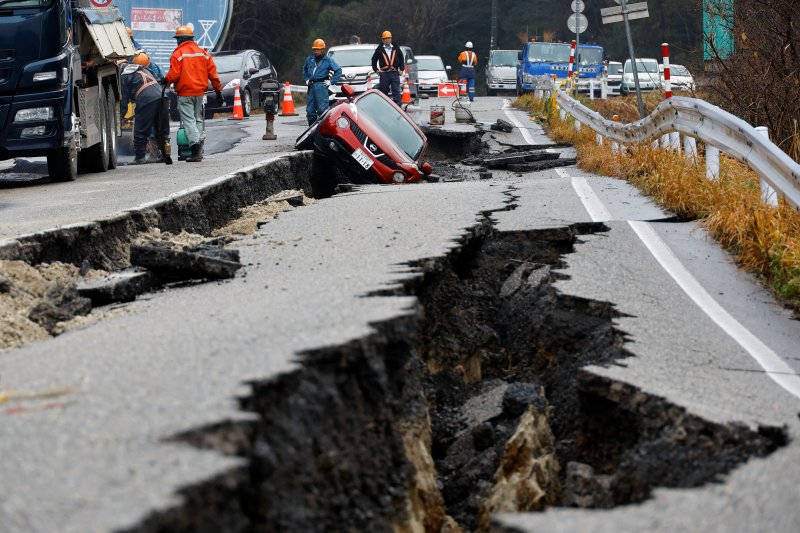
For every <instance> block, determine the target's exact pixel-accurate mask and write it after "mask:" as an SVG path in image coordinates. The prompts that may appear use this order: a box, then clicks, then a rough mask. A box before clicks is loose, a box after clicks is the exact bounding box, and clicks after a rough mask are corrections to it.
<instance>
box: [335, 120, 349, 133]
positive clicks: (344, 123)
mask: <svg viewBox="0 0 800 533" xmlns="http://www.w3.org/2000/svg"><path fill="white" fill-rule="evenodd" d="M336 125H337V126H339V128H341V129H343V130H346V129H348V128H350V121H349V120H347V118H346V117H339V118H338V119H337V120H336Z"/></svg>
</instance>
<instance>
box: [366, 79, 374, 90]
mask: <svg viewBox="0 0 800 533" xmlns="http://www.w3.org/2000/svg"><path fill="white" fill-rule="evenodd" d="M372 89H373V87H372V78H371V77H367V90H368V91H371V90H372Z"/></svg>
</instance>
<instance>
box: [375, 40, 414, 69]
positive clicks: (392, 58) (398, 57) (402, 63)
mask: <svg viewBox="0 0 800 533" xmlns="http://www.w3.org/2000/svg"><path fill="white" fill-rule="evenodd" d="M405 68H406V58H405V57H403V51H402V50H400V47H399V46H397V45H396V44H394V43H392V53H391V54H387V53H386V50H385V49H384V47H383V45H382V44H381V45H378V48H376V49H375V53H374V54H372V70H374V71H376V72H391V71H395V70H396V71H403V70H405Z"/></svg>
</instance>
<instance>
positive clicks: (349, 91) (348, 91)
mask: <svg viewBox="0 0 800 533" xmlns="http://www.w3.org/2000/svg"><path fill="white" fill-rule="evenodd" d="M342 93H344V95H345V96H346V97H348V98H352V97H353V95H355V94H356V90H355V89H353V88H352V87H351V86H350V85H348V84H346V83H345V84H344V85H342Z"/></svg>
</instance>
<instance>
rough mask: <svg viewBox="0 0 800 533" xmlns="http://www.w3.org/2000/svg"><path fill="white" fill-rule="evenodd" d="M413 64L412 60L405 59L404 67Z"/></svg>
mask: <svg viewBox="0 0 800 533" xmlns="http://www.w3.org/2000/svg"><path fill="white" fill-rule="evenodd" d="M413 64H414V60H413V59H407V60H406V65H413Z"/></svg>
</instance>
